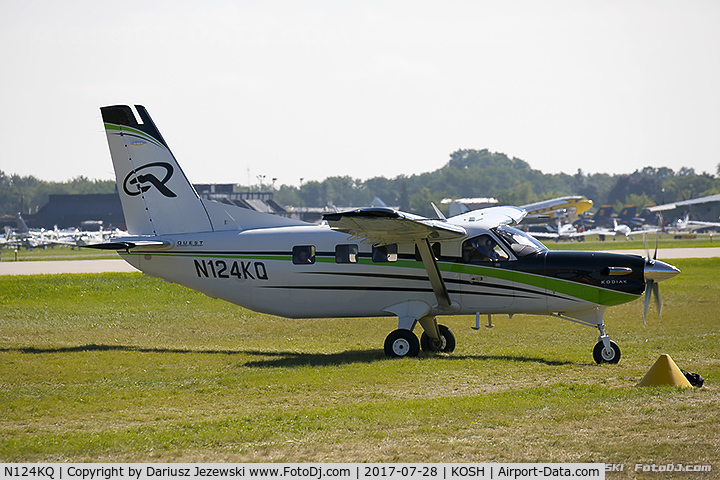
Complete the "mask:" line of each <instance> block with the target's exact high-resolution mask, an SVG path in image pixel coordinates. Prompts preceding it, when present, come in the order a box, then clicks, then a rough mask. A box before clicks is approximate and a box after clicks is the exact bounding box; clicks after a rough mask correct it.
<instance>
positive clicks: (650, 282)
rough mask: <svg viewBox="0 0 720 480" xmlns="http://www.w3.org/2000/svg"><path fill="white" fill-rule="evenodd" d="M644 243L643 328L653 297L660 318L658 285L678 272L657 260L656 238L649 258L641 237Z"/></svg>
mask: <svg viewBox="0 0 720 480" xmlns="http://www.w3.org/2000/svg"><path fill="white" fill-rule="evenodd" d="M643 242H644V243H645V253H646V254H647V256H646V257H645V308H644V309H643V327H644V326H645V325H646V324H647V312H648V306H649V305H650V298H651V297H653V296H654V297H655V304H656V305H657V309H658V316H659V317H660V318H662V299H661V298H660V288H659V285H658V283H659V282H662V281H663V280H667V279H668V278H672V277H674V276H675V275H677V274H678V273H680V270H679V269H678V268H676V267H674V266H672V265H670V264H668V263H665V262H661V261H660V260H658V259H657V252H658V237H655V253H654V254H653V257H652V258H650V250H649V248H648V244H647V236H646V235H643Z"/></svg>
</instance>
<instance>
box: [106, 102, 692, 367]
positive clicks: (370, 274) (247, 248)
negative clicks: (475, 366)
mask: <svg viewBox="0 0 720 480" xmlns="http://www.w3.org/2000/svg"><path fill="white" fill-rule="evenodd" d="M101 112H102V118H103V121H104V123H105V132H106V134H107V140H108V144H109V147H110V154H111V156H112V161H113V165H114V168H115V174H116V178H117V186H118V192H119V194H120V199H121V201H122V207H123V211H124V213H125V219H126V223H127V227H128V233H129V234H130V235H131V236H129V237H122V238H118V239H116V240H114V241H112V242H111V243H105V244H102V245H97V246H96V248H106V249H116V250H117V251H118V253H119V254H120V255H121V257H122V258H123V259H125V260H126V261H127V262H128V263H130V264H131V265H133V266H134V267H136V268H138V269H139V270H141V271H143V272H144V273H145V274H147V275H149V276H154V277H160V278H163V279H165V280H168V281H170V282H174V283H178V284H180V285H184V286H186V287H189V288H192V289H194V290H198V291H200V292H203V293H205V294H207V295H209V296H211V297H214V298H221V299H224V300H227V301H229V302H232V303H235V304H237V305H241V306H243V307H247V308H249V309H252V310H255V311H259V312H265V313H269V314H274V315H280V316H284V317H289V318H312V317H325V318H333V317H343V318H345V317H371V316H396V317H397V318H398V328H397V329H396V330H394V331H392V332H391V333H390V334H389V335H388V336H387V338H386V340H385V344H384V349H385V353H386V354H387V355H388V356H390V357H412V356H417V355H418V354H419V352H420V349H422V350H423V351H425V352H430V353H432V352H447V353H449V352H452V351H453V350H454V348H455V337H454V335H453V333H452V332H451V331H450V329H448V328H447V327H446V326H444V325H442V324H439V323H438V321H437V318H438V317H439V316H442V315H472V314H475V315H476V325H477V324H479V316H480V315H481V314H482V315H488V322H489V323H491V317H490V315H492V314H509V315H513V314H516V313H525V314H539V315H553V316H556V317H559V318H562V319H566V320H571V321H573V322H576V323H579V324H582V325H586V326H591V327H594V328H597V329H598V330H599V333H600V338H599V341H598V343H597V344H596V345H595V348H594V349H593V357H594V359H595V361H596V362H598V363H603V362H608V363H617V362H618V360H619V359H620V349H619V348H618V346H617V344H616V343H615V342H613V341H611V340H610V339H609V338H608V335H607V334H606V333H605V323H604V322H603V314H604V312H605V309H606V308H607V307H609V306H613V305H619V304H622V303H625V302H629V301H632V300H635V299H636V298H638V297H640V296H641V295H642V294H643V292H647V293H646V301H645V312H644V315H646V314H647V307H648V302H649V300H650V294H651V292H653V293H654V294H655V296H656V299H657V301H658V306H660V303H659V296H658V291H657V282H660V281H662V280H665V279H668V278H671V277H673V276H675V275H677V274H678V273H680V272H679V270H678V269H676V268H675V267H673V266H671V265H668V264H666V263H664V262H661V261H657V260H654V259H650V258H645V257H641V256H637V255H620V254H610V253H598V252H557V251H549V250H548V249H547V248H546V247H545V246H544V245H542V244H541V243H540V242H538V241H537V240H535V239H534V238H532V237H531V236H529V235H527V234H526V233H524V232H522V231H520V230H518V229H515V228H513V227H512V225H514V224H517V223H518V222H520V221H521V220H522V219H523V217H524V216H525V214H526V212H525V211H524V210H522V209H519V208H516V207H491V208H486V209H481V210H476V211H471V212H467V213H464V214H462V215H458V216H456V217H452V218H449V219H446V218H444V217H442V215H441V217H442V218H440V219H428V218H423V217H419V216H416V215H412V214H408V213H404V212H400V211H396V210H393V209H389V208H363V209H357V210H352V211H347V212H341V213H332V214H328V215H325V220H326V224H323V225H314V224H308V223H304V222H300V221H296V220H292V219H288V218H284V217H279V216H275V215H269V214H263V213H258V212H254V211H251V210H247V209H243V208H240V207H236V206H233V205H226V204H223V203H219V202H214V201H206V200H202V199H201V198H199V197H198V195H197V193H196V192H195V190H194V189H193V187H192V185H191V184H190V182H189V181H188V179H187V178H186V177H185V175H184V173H183V171H182V170H181V169H180V166H179V165H178V163H177V161H176V159H175V157H174V156H173V154H172V153H171V152H170V149H169V148H168V146H167V144H166V143H165V140H164V139H163V137H162V136H161V135H160V132H159V131H158V129H157V127H156V126H155V124H154V123H153V121H152V120H151V118H150V116H149V114H148V113H147V110H146V109H145V108H144V107H142V106H140V105H136V106H135V107H134V108H131V107H129V106H124V105H118V106H109V107H103V108H101ZM418 323H419V324H420V326H421V327H422V330H423V332H422V335H421V337H420V339H418V337H417V336H416V335H415V333H413V329H414V328H415V326H416V325H417V324H418Z"/></svg>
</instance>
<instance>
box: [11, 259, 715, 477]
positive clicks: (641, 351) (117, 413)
mask: <svg viewBox="0 0 720 480" xmlns="http://www.w3.org/2000/svg"><path fill="white" fill-rule="evenodd" d="M673 263H674V264H676V265H677V266H678V267H679V268H681V269H682V271H683V274H682V275H680V276H678V277H676V278H674V279H672V280H669V281H667V282H664V283H663V284H662V285H661V293H662V296H663V300H664V303H665V307H664V311H663V318H662V320H661V321H659V320H658V319H657V315H656V314H655V312H654V311H653V310H652V309H651V315H650V319H649V323H648V326H647V327H646V328H643V327H642V320H641V316H642V307H643V305H642V301H636V302H634V303H631V304H627V305H623V306H620V307H616V308H613V309H609V310H608V313H607V314H606V322H607V324H608V333H609V334H610V336H611V338H613V339H614V340H615V341H616V342H618V344H619V345H620V347H621V348H622V350H623V358H622V360H621V361H620V363H619V364H618V365H600V366H598V365H595V364H594V362H593V361H592V355H591V349H592V347H593V345H594V344H595V342H596V341H597V332H596V331H594V330H592V329H589V328H586V327H581V326H577V325H574V324H570V323H566V322H563V321H561V320H557V319H553V318H546V317H533V316H524V315H516V316H514V317H513V318H512V319H508V318H507V317H506V316H495V317H494V318H493V320H494V323H495V325H496V327H495V328H493V329H485V328H483V329H482V330H481V331H480V332H475V331H473V330H472V329H470V326H471V325H473V324H474V318H470V317H448V318H446V319H444V320H443V323H446V324H447V325H449V326H450V327H451V328H452V329H453V331H454V332H455V334H456V336H457V340H458V347H457V349H456V351H455V352H454V353H453V354H452V355H449V356H438V357H432V356H424V355H423V356H421V357H420V358H417V359H404V360H399V361H398V360H388V359H386V358H385V356H384V354H383V352H382V350H381V348H382V343H383V341H384V338H385V336H386V335H387V333H389V332H390V331H391V330H392V329H394V328H396V321H395V320H393V319H392V318H371V319H365V318H363V319H310V320H288V319H283V318H278V317H273V316H269V315H262V314H257V313H254V312H250V311H248V310H246V309H243V308H240V307H236V306H233V305H230V304H227V303H225V302H222V301H218V300H211V299H209V298H208V297H205V296H203V295H202V294H199V293H196V292H193V291H190V290H187V289H185V288H183V287H179V286H176V285H171V284H167V283H163V282H162V281H159V280H156V279H151V278H145V277H142V276H141V275H140V274H98V275H45V276H42V275H41V276H19V277H0V312H1V314H0V460H2V461H25V462H34V461H43V460H46V461H137V462H144V461H180V460H182V461H200V460H202V461H293V462H295V461H333V462H354V461H378V462H385V461H387V462H407V461H409V462H490V461H501V462H532V461H549V462H565V461H573V462H574V461H577V462H584V461H587V462H607V463H624V464H625V465H626V472H625V473H624V474H623V475H628V476H630V475H631V474H632V473H634V472H632V468H633V467H634V465H635V463H662V464H666V463H670V462H676V463H684V464H688V463H696V464H700V463H704V464H708V463H710V464H713V463H714V464H715V465H714V469H715V470H717V468H720V465H717V452H718V450H719V449H720V395H719V394H718V389H717V384H718V381H720V361H719V360H718V339H719V335H720V321H719V320H720V319H719V317H720V311H719V310H718V303H719V300H718V298H719V294H720V283H719V282H718V280H719V277H720V276H719V275H718V273H717V272H718V269H719V268H720V259H710V260H705V259H697V260H677V261H673ZM662 353H669V354H670V355H671V356H672V357H673V359H674V360H675V362H676V363H678V365H679V366H680V367H681V368H684V369H685V370H689V371H693V372H698V373H700V374H701V375H703V377H705V380H706V385H707V386H706V387H705V388H703V389H688V390H681V389H674V388H638V387H635V384H636V383H637V382H638V381H639V380H640V379H641V378H642V376H643V375H644V374H645V372H646V371H647V370H648V369H649V368H650V366H652V364H653V363H654V362H655V360H656V359H657V357H658V356H659V355H660V354H662ZM693 475H694V476H696V475H697V474H693ZM696 478H700V477H696Z"/></svg>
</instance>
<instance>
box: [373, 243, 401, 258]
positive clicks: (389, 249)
mask: <svg viewBox="0 0 720 480" xmlns="http://www.w3.org/2000/svg"><path fill="white" fill-rule="evenodd" d="M372 261H373V262H375V263H387V262H397V244H396V243H391V244H389V245H378V246H375V245H373V247H372Z"/></svg>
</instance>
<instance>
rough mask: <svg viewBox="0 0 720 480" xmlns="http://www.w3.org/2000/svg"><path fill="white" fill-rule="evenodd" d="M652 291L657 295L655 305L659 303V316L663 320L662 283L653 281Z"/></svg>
mask: <svg viewBox="0 0 720 480" xmlns="http://www.w3.org/2000/svg"><path fill="white" fill-rule="evenodd" d="M652 291H653V295H655V305H657V309H658V318H660V319H661V320H662V307H663V304H662V299H660V285H658V284H657V282H653V285H652Z"/></svg>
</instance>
